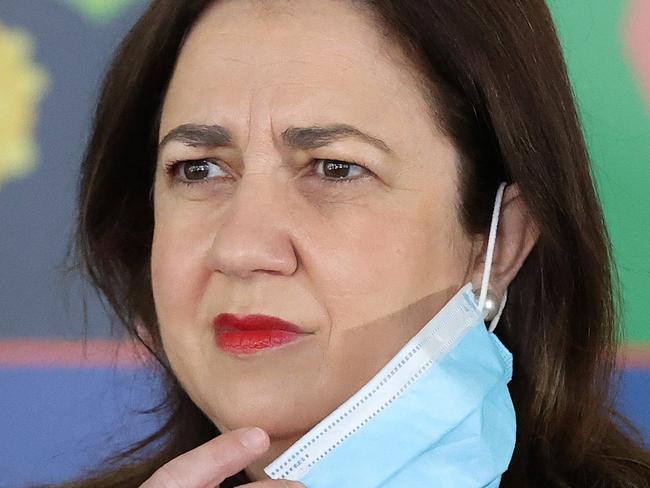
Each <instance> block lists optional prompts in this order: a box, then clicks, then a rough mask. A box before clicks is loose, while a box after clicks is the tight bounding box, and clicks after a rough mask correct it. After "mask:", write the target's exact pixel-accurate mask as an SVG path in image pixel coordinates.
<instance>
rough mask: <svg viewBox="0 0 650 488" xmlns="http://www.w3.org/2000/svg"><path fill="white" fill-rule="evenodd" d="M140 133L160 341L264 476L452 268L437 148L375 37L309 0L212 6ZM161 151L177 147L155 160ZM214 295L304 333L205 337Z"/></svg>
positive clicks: (452, 174) (403, 68)
mask: <svg viewBox="0 0 650 488" xmlns="http://www.w3.org/2000/svg"><path fill="white" fill-rule="evenodd" d="M188 124H192V125H188ZM343 124H344V125H345V126H347V127H348V129H347V130H344V131H339V133H338V135H337V134H333V135H328V134H327V133H326V131H325V130H322V131H321V133H316V136H317V137H315V138H314V137H313V136H314V132H313V131H311V132H310V131H308V130H303V128H310V127H314V126H318V127H320V128H321V129H329V128H332V127H334V126H337V125H343ZM217 125H219V126H221V127H223V128H224V129H225V130H227V131H228V132H229V134H230V137H229V140H227V139H228V138H224V137H223V134H221V133H220V132H219V131H218V130H217V128H216V127H215V126H217ZM180 126H184V127H181V129H178V128H179V127H180ZM352 127H353V128H355V129H354V130H352V129H350V128H352ZM175 129H178V130H175ZM357 130H358V131H360V132H359V133H358V134H361V133H364V134H367V135H368V137H366V136H361V135H358V134H357V132H356V131H357ZM166 136H167V137H166ZM159 140H160V141H161V142H162V145H161V148H160V151H159V157H158V161H157V169H156V176H155V180H156V181H155V194H154V205H155V231H154V239H153V249H152V270H151V272H152V280H153V292H154V298H155V304H156V311H157V314H158V318H159V323H160V328H161V335H162V340H163V345H164V349H165V353H166V354H167V356H168V358H169V361H170V363H171V366H172V368H173V370H174V371H175V373H176V375H177V376H178V378H179V380H180V382H181V384H182V385H183V386H184V388H185V389H186V391H187V392H188V394H189V395H190V396H191V398H192V399H193V400H194V402H195V403H196V404H197V405H198V406H199V407H200V408H201V409H202V410H203V411H204V412H205V413H206V414H207V415H208V416H209V417H210V419H212V421H213V422H214V423H215V425H216V426H217V427H218V428H219V429H220V430H221V431H228V430H231V429H235V428H238V427H242V426H249V425H257V426H260V427H262V428H264V429H265V430H266V431H267V432H268V433H269V434H270V436H271V440H272V448H271V450H270V451H269V453H268V455H267V456H266V457H265V458H264V459H263V460H262V461H261V462H260V463H259V465H258V466H257V467H256V468H252V469H251V472H252V473H253V474H254V475H255V474H257V475H259V476H258V477H264V476H265V475H264V474H263V473H262V472H261V467H263V466H264V465H265V464H266V463H267V462H270V461H271V460H272V459H273V458H275V457H276V456H277V455H279V454H280V452H281V451H282V450H284V449H286V448H287V447H288V446H289V445H290V444H291V443H293V442H294V441H295V440H297V439H298V438H299V437H300V436H301V435H303V434H304V433H305V432H306V431H307V430H309V429H310V428H311V427H313V426H314V425H315V424H316V423H317V422H318V421H319V420H321V419H322V418H323V417H325V416H326V415H327V414H328V413H329V412H331V411H332V410H333V409H334V408H335V407H336V406H338V405H339V404H341V403H342V402H343V401H345V400H346V399H347V398H348V397H349V396H351V395H352V394H353V393H354V392H355V391H356V390H357V389H359V388H360V387H361V386H362V385H363V384H364V383H365V382H367V381H368V380H369V379H370V378H371V377H372V376H373V375H374V374H375V373H376V372H377V371H379V369H380V368H381V367H382V366H383V365H384V364H385V363H386V362H387V361H388V360H389V359H390V358H391V357H392V356H393V355H394V354H395V353H396V352H397V351H398V350H399V349H400V348H401V347H402V346H403V345H404V344H405V343H406V342H407V341H408V339H409V338H411V337H412V336H413V335H414V334H415V333H416V332H417V331H418V330H419V329H420V328H421V327H422V326H423V325H424V324H425V323H426V322H427V321H428V320H429V319H430V318H431V317H432V316H433V315H434V314H435V313H436V312H437V311H438V310H439V309H440V308H441V307H442V305H444V303H445V302H446V301H447V300H448V299H449V298H451V296H452V295H453V294H454V293H455V292H456V291H457V290H458V289H459V288H460V287H461V286H462V285H463V284H465V283H466V282H467V281H469V279H470V269H471V268H472V266H473V265H474V264H473V263H474V262H475V261H474V260H475V252H474V249H475V248H476V246H475V245H473V244H474V243H473V242H472V241H471V240H470V238H469V237H468V236H466V235H465V234H464V232H463V229H462V228H461V224H460V222H459V217H458V215H459V214H458V204H459V193H458V177H457V170H458V168H457V163H456V160H457V153H456V151H455V149H454V147H452V145H451V143H450V142H449V141H448V140H447V139H446V138H445V137H443V136H442V135H441V134H440V133H439V132H437V130H436V128H435V126H434V123H433V122H432V120H431V118H430V116H429V112H428V107H427V105H426V102H425V99H424V97H423V94H422V92H421V91H420V90H419V89H418V85H417V82H416V79H415V78H414V76H413V75H412V72H411V70H410V69H409V68H408V65H407V63H406V61H405V59H404V57H403V56H402V55H401V53H400V52H399V51H398V49H397V48H396V47H395V46H394V45H393V44H392V43H391V41H389V40H388V38H385V37H383V35H382V34H381V32H380V31H378V29H377V28H376V27H375V26H374V25H373V24H372V23H371V21H370V20H369V18H368V17H366V16H365V15H364V14H363V13H360V12H358V11H356V10H354V9H353V8H352V7H350V6H349V5H347V4H346V3H344V2H322V1H321V0H303V1H300V2H270V3H265V2H256V1H246V0H237V1H234V0H231V1H221V2H218V3H216V4H215V5H213V7H212V8H210V9H209V10H208V11H207V12H206V13H205V14H204V15H203V16H202V18H201V19H200V21H199V22H198V23H197V24H196V25H195V27H194V28H193V30H192V31H191V34H190V35H189V37H188V38H187V41H186V43H185V44H184V47H183V48H182V51H181V52H180V56H179V59H178V63H177V66H176V68H175V71H174V75H173V79H172V81H171V85H170V87H169V90H168V92H167V95H166V99H165V102H164V107H163V112H162V120H161V128H160V134H159ZM380 141H383V142H380ZM197 160H198V161H197ZM329 160H336V161H335V162H337V161H342V162H347V163H349V166H345V165H344V166H342V167H338V169H337V167H334V169H332V165H331V164H330V165H328V164H327V163H332V161H329ZM177 161H193V162H192V163H191V164H190V163H187V162H186V163H183V165H184V169H183V167H180V166H179V167H177V169H178V171H176V172H175V173H174V172H172V173H171V174H170V173H166V171H165V167H166V165H168V164H170V163H174V162H177ZM352 162H354V163H352ZM192 170H194V171H195V172H194V173H192ZM337 178H338V179H339V180H341V181H336V179H337ZM197 181H201V182H200V183H197ZM189 185H193V186H189ZM220 313H237V314H253V313H254V314H265V315H272V316H275V317H279V318H282V319H284V320H287V321H290V322H293V323H294V324H298V325H299V326H300V327H301V328H302V329H303V330H304V331H305V332H307V333H308V334H306V335H304V336H302V338H301V339H300V340H297V341H294V342H291V343H288V344H284V345H282V346H279V347H272V348H267V349H262V350H259V351H258V352H256V353H254V354H237V353H232V352H228V351H225V350H223V349H220V348H219V347H217V346H216V345H215V331H214V328H213V319H214V317H215V316H217V315H218V314H220ZM432 402H435V398H432Z"/></svg>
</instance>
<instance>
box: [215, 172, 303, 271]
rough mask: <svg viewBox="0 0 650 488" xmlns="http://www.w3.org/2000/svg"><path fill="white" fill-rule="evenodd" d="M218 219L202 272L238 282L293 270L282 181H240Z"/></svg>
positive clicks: (260, 175) (293, 255) (260, 178)
mask: <svg viewBox="0 0 650 488" xmlns="http://www.w3.org/2000/svg"><path fill="white" fill-rule="evenodd" d="M237 185H238V186H237V189H236V190H235V191H234V193H233V194H232V198H231V200H230V202H229V203H228V208H227V209H225V210H224V212H223V213H222V214H221V215H220V218H219V221H218V225H217V226H215V229H214V237H213V240H212V245H211V246H210V248H209V250H208V256H207V260H208V266H210V268H211V269H212V270H214V271H220V272H221V273H224V274H225V275H230V276H234V277H238V278H247V277H250V276H251V275H252V274H253V273H256V272H260V271H263V272H266V273H272V274H281V275H291V274H292V273H294V272H295V270H296V267H297V265H298V258H297V256H296V252H295V248H294V245H293V242H292V234H291V228H292V223H291V217H290V216H291V215H292V214H293V212H292V209H291V208H289V206H290V203H288V202H287V200H288V199H287V198H285V197H286V191H287V188H286V187H285V185H283V183H282V178H278V177H273V175H270V174H267V173H258V174H254V175H244V176H243V177H242V178H241V179H240V180H239V182H238V183H237Z"/></svg>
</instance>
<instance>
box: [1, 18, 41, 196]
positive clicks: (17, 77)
mask: <svg viewBox="0 0 650 488" xmlns="http://www.w3.org/2000/svg"><path fill="white" fill-rule="evenodd" d="M33 50H34V49H33V40H32V37H31V36H30V35H29V34H28V33H27V32H24V31H21V30H17V29H9V28H8V27H5V26H3V25H2V24H0V187H1V186H2V184H3V183H4V182H5V181H7V180H8V179H10V178H18V177H21V176H24V175H26V174H28V173H29V172H30V171H32V170H33V169H34V168H35V166H36V161H37V159H38V149H37V145H36V141H35V137H34V129H35V126H36V120H37V117H38V112H37V107H38V103H39V102H40V100H41V98H42V96H43V94H44V92H45V90H46V88H47V86H48V76H47V73H46V72H45V70H44V69H43V68H41V67H40V66H38V65H37V64H36V62H35V61H34V59H33Z"/></svg>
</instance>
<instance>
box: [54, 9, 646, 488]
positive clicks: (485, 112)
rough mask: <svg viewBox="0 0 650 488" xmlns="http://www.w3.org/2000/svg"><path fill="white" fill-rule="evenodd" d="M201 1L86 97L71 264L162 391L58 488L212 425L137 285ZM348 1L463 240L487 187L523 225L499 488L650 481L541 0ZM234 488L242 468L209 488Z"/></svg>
mask: <svg viewBox="0 0 650 488" xmlns="http://www.w3.org/2000/svg"><path fill="white" fill-rule="evenodd" d="M211 3H213V2H212V1H211V0H183V1H178V0H154V1H153V2H152V3H151V5H150V6H149V8H148V10H147V11H146V12H145V14H144V15H143V17H142V18H141V19H140V20H139V21H138V23H137V24H136V25H135V27H134V28H133V29H132V30H131V32H130V33H129V34H128V36H127V37H126V39H125V40H124V41H123V43H122V45H121V47H120V49H119V50H118V52H117V54H116V56H115V58H114V61H113V63H112V66H111V68H110V70H109V72H108V74H107V76H106V79H105V83H104V86H103V90H102V92H101V96H100V99H99V103H98V107H97V112H96V117H95V125H94V131H93V134H92V138H91V141H90V143H89V146H88V149H87V153H86V156H85V159H84V161H83V165H82V168H81V177H80V183H79V202H78V204H79V209H80V212H79V218H78V225H77V229H76V233H75V236H74V239H75V241H74V243H75V249H74V251H75V252H74V256H76V258H77V259H78V261H76V264H75V266H74V267H73V269H76V268H80V269H81V270H82V271H83V272H85V274H86V275H87V277H88V279H89V280H90V282H91V283H92V284H93V286H94V287H95V288H96V289H97V290H98V291H99V292H101V294H103V296H104V297H105V298H106V300H107V301H108V304H109V305H110V307H111V308H112V310H113V312H114V314H115V317H116V319H117V320H118V321H119V323H120V324H122V325H123V326H124V327H126V328H127V330H128V331H129V333H130V334H131V335H132V336H133V337H134V338H135V339H137V340H139V341H141V342H142V344H143V345H144V346H145V347H146V348H147V349H148V350H149V352H150V355H151V356H150V357H151V359H152V362H153V364H155V365H156V366H157V367H159V368H160V372H161V375H162V377H163V380H164V382H165V385H166V393H167V394H166V397H165V398H164V400H163V401H162V402H161V403H160V404H159V405H158V406H157V407H156V408H154V409H152V410H151V412H152V413H157V414H160V415H162V414H164V415H165V417H164V418H165V422H164V424H163V425H162V427H161V428H160V429H159V430H158V431H157V432H156V433H155V434H153V435H152V436H150V437H148V438H146V439H143V440H142V441H141V442H138V443H135V444H134V445H132V446H130V448H129V449H126V450H125V451H123V452H120V453H117V454H116V455H115V456H112V457H111V458H110V459H107V460H105V461H104V462H103V464H102V466H101V468H100V469H98V470H97V471H96V472H95V473H87V476H86V479H85V481H80V482H79V483H76V484H73V483H69V484H67V485H65V486H68V487H74V486H77V487H81V486H93V487H122V488H123V487H135V486H138V485H139V484H141V483H142V482H144V481H145V480H146V479H147V478H148V477H149V476H151V475H152V474H153V472H154V471H155V470H156V469H157V468H159V467H160V466H162V465H163V464H164V463H165V462H167V461H169V460H170V459H172V458H174V457H176V456H178V455H180V454H181V453H183V452H185V451H187V450H189V449H192V448H194V447H196V446H198V445H199V444H202V443H204V442H206V441H208V440H209V439H211V438H213V437H214V436H216V435H218V434H219V432H218V430H217V429H216V428H215V426H214V425H213V424H212V423H211V422H210V421H209V420H208V419H207V417H206V416H205V415H204V414H203V413H202V412H201V411H200V410H199V409H198V407H196V405H194V403H193V402H192V401H191V400H190V399H189V397H188V396H187V394H186V393H185V392H184V390H183V389H182V388H181V386H180V385H179V383H178V382H177V381H176V379H175V377H174V374H173V372H172V371H171V370H170V367H169V364H168V362H167V360H166V358H165V354H164V351H163V350H162V347H161V341H160V335H159V331H158V323H157V318H156V313H155V309H154V303H153V297H152V290H151V282H150V252H151V240H152V233H153V225H154V222H153V211H152V207H151V202H150V200H149V190H150V188H151V185H152V182H153V171H154V167H155V161H156V147H157V145H156V142H157V132H158V120H159V115H160V110H161V104H162V101H163V97H164V95H165V90H166V87H167V84H168V82H169V80H170V77H171V75H172V72H173V69H174V64H175V61H176V57H177V54H178V52H179V49H180V47H181V46H182V43H183V40H184V38H185V36H186V34H187V33H188V31H189V30H190V29H191V27H192V25H193V24H194V22H195V21H196V20H197V19H198V17H199V16H200V15H201V13H202V12H203V11H204V10H205V8H206V7H207V6H208V5H210V4H211ZM351 3H354V4H356V5H358V6H360V7H362V8H364V10H365V11H366V12H368V13H369V14H370V15H371V16H372V18H373V19H374V20H375V21H376V22H377V26H378V27H379V28H382V29H384V30H385V32H386V33H387V35H389V36H390V38H391V39H392V40H393V41H394V42H396V43H398V44H399V45H400V46H401V47H402V48H403V50H404V52H405V53H406V54H407V55H408V58H409V59H411V60H412V62H413V65H414V68H415V69H416V70H417V73H418V74H419V75H421V76H422V79H423V80H424V81H425V82H426V83H425V85H426V87H425V88H426V92H425V93H424V96H425V97H426V98H427V100H428V101H429V102H430V105H431V109H432V114H434V117H433V118H432V120H433V123H435V124H437V125H439V126H440V127H442V129H443V130H444V132H445V133H446V134H447V135H448V136H449V137H450V138H451V139H452V140H453V141H454V143H455V144H456V146H457V148H458V149H459V150H460V152H461V154H462V156H463V158H462V159H463V161H462V166H461V172H462V179H461V185H462V187H461V189H460V191H461V196H462V202H463V204H462V208H461V219H462V222H463V224H464V226H465V228H466V229H467V232H468V233H472V234H476V233H483V232H485V231H486V229H487V227H488V224H489V218H490V211H491V207H492V200H493V198H494V194H495V192H496V187H497V185H498V183H499V181H501V180H506V181H509V182H514V183H517V184H518V185H519V188H520V190H521V195H522V197H523V199H524V201H525V203H526V204H527V207H528V209H529V211H530V216H531V218H532V219H533V221H534V222H535V224H536V226H537V228H538V229H539V240H538V242H537V244H536V246H535V247H534V249H533V251H532V253H531V255H530V256H529V258H528V259H527V261H526V262H525V263H524V265H523V267H522V269H521V270H520V272H519V273H518V275H517V277H516V278H515V280H514V281H513V283H512V284H511V286H510V289H509V290H510V299H509V302H508V306H507V307H506V310H505V313H504V317H503V319H502V322H501V325H500V326H499V328H498V331H497V333H498V335H499V337H500V338H501V340H502V341H503V342H504V344H505V345H506V346H507V347H508V348H509V349H510V350H511V351H512V352H513V355H514V358H515V371H514V378H513V380H512V382H511V384H510V391H511V393H512V397H513V400H514V403H515V408H516V411H517V418H518V432H517V444H516V448H515V452H514V456H513V459H512V462H511V464H510V467H509V469H508V471H507V472H506V473H505V475H504V477H503V481H502V486H503V487H522V486H526V487H531V486H540V487H542V486H543V487H586V486H589V487H623V486H625V487H648V486H650V481H649V480H650V460H649V455H648V452H647V451H646V450H645V449H644V447H643V444H642V441H641V440H640V438H639V437H640V436H639V435H638V433H637V432H636V431H635V430H634V429H633V427H632V426H630V425H629V423H628V422H627V421H626V420H625V419H623V418H622V417H621V416H620V415H619V414H618V413H617V412H616V411H615V410H614V409H613V406H612V398H611V397H612V395H611V391H612V390H611V388H612V380H613V379H614V378H613V371H614V358H615V347H616V342H617V338H618V333H619V332H618V328H617V327H618V326H617V324H618V319H617V316H616V311H617V308H618V307H617V303H618V301H617V299H616V298H615V297H617V296H618V295H617V285H616V280H615V275H614V274H613V271H612V256H611V247H610V242H609V238H608V235H607V232H606V229H605V225H604V221H603V214H602V210H601V207H600V204H599V201H598V198H597V195H596V192H595V189H594V184H593V181H592V177H591V174H590V168H589V159H588V154H587V150H586V147H585V141H584V139H583V135H582V132H581V129H580V125H579V121H578V118H577V115H576V109H575V104H574V100H573V95H572V91H571V87H570V83H569V80H568V77H567V72H566V67H565V64H564V60H563V57H562V53H561V50H560V46H559V43H558V38H557V35H556V32H555V28H554V25H553V22H552V19H551V16H550V13H549V10H548V8H547V6H546V4H545V3H544V0H354V1H353V2H351ZM125 175H128V178H127V177H125ZM137 324H140V325H139V326H137ZM154 443H158V444H157V446H156V448H155V449H151V447H152V445H153V444H154ZM245 481H246V477H245V476H244V473H243V471H242V472H240V473H239V474H238V475H237V476H234V477H231V478H230V479H229V480H227V481H226V482H224V483H223V484H222V486H224V487H226V486H238V484H239V483H243V482H245Z"/></svg>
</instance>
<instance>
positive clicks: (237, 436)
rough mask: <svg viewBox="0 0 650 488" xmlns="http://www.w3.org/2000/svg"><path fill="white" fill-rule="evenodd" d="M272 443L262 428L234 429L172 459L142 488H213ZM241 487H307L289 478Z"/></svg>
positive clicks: (263, 451)
mask: <svg viewBox="0 0 650 488" xmlns="http://www.w3.org/2000/svg"><path fill="white" fill-rule="evenodd" d="M246 434H250V436H247V435H246ZM255 434H257V436H256V435H255ZM269 445H270V440H269V436H268V434H267V433H266V432H264V431H263V430H262V429H259V428H257V427H255V428H252V429H251V428H242V429H237V430H233V431H231V432H228V433H226V434H222V435H220V436H218V437H216V438H214V439H212V440H210V441H208V442H206V443H205V444H202V445H200V446H199V447H196V448H194V449H192V450H191V451H188V452H186V453H183V454H181V455H180V456H178V457H177V458H174V459H172V460H171V461H169V462H168V463H166V464H165V465H164V466H162V467H161V468H160V469H158V470H157V471H156V472H155V473H154V474H153V476H152V477H151V478H149V479H148V480H147V481H145V482H144V483H143V484H142V485H141V486H140V488H213V487H215V486H218V485H219V483H221V482H222V481H223V480H224V479H226V478H228V477H229V476H232V475H234V474H236V473H238V472H239V471H241V470H242V469H244V468H245V467H246V466H248V465H249V464H250V463H251V462H252V461H254V460H255V459H257V458H258V457H259V456H261V455H262V454H264V453H265V452H266V451H267V449H268V448H269ZM242 486H245V487H248V488H305V487H304V485H303V484H302V483H299V482H297V481H287V480H264V481H256V482H254V483H248V484H246V485H242Z"/></svg>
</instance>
